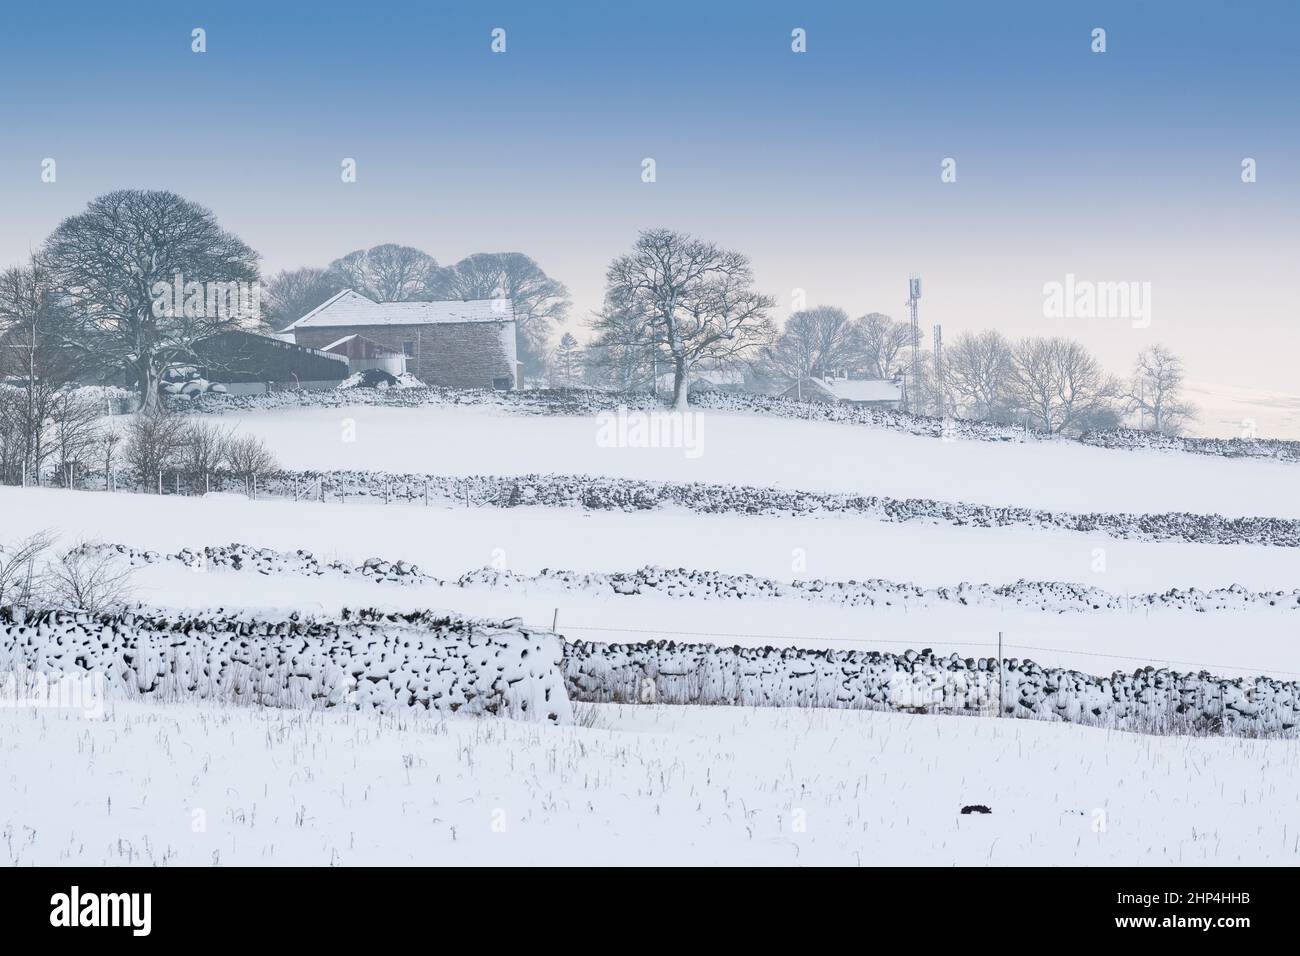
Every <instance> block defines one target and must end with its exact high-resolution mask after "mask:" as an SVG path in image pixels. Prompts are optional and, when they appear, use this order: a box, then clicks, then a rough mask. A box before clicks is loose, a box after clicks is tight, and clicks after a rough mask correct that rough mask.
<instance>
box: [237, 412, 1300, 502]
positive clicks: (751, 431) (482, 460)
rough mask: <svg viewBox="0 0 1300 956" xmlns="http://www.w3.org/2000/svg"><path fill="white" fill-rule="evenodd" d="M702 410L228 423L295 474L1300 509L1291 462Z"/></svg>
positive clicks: (343, 415) (286, 415) (383, 415)
mask: <svg viewBox="0 0 1300 956" xmlns="http://www.w3.org/2000/svg"><path fill="white" fill-rule="evenodd" d="M691 414H692V416H694V425H693V428H694V429H695V430H694V431H691V432H690V433H689V434H688V433H686V432H685V431H683V433H682V434H683V442H682V444H683V445H685V444H687V443H690V444H691V446H692V447H676V448H641V447H604V446H605V445H608V444H609V442H608V441H607V438H608V437H609V436H611V435H616V432H615V431H613V430H606V431H605V432H602V421H604V420H602V419H601V418H600V417H599V416H597V415H592V416H554V417H545V418H538V417H537V416H530V415H521V414H517V413H512V412H510V411H508V410H505V409H502V408H493V407H487V406H465V407H456V408H448V407H439V406H425V407H419V408H383V407H371V406H355V407H347V408H337V409H334V408H328V409H324V408H300V409H292V410H274V411H262V412H241V413H238V415H235V414H232V415H228V416H224V417H223V418H222V422H223V424H229V425H231V426H235V427H237V428H239V429H240V430H241V431H246V432H251V433H253V434H256V435H259V436H261V437H262V438H264V439H265V440H266V441H267V443H268V444H269V445H270V446H271V447H272V448H274V449H275V451H276V454H277V455H278V456H279V458H280V461H281V464H283V465H284V466H285V467H289V468H362V469H367V468H368V469H387V470H390V471H405V472H426V473H431V474H447V475H474V474H490V475H517V474H526V473H529V472H533V473H544V472H556V473H561V474H591V475H608V476H613V477H635V478H646V479H657V480H665V481H703V482H717V483H729V484H737V485H763V486H775V487H785V488H797V489H802V490H812V491H850V492H863V493H867V494H873V495H883V496H890V497H896V498H907V497H913V498H936V499H939V500H943V501H969V502H975V503H979V504H991V505H999V506H1019V507H1034V508H1044V509H1049V510H1057V511H1078V512H1089V511H1112V512H1165V511H1189V512H1194V513H1218V514H1222V515H1227V516H1241V515H1271V516H1274V517H1300V496H1298V495H1297V494H1296V493H1295V489H1296V483H1297V475H1296V468H1295V466H1294V465H1293V464H1289V463H1284V462H1277V461H1265V460H1240V459H1236V460H1234V459H1224V458H1217V457H1211V456H1198V459H1197V460H1196V461H1194V462H1189V461H1188V456H1186V455H1179V454H1172V453H1167V452H1156V451H1129V452H1123V453H1118V452H1116V451H1113V450H1110V449H1103V448H1092V447H1089V446H1086V445H1081V444H1078V443H1077V442H1067V441H1062V442H1051V443H1043V442H1030V443H1017V442H1008V443H994V442H985V441H969V440H953V441H946V440H936V439H934V438H929V437H921V436H915V435H907V434H902V433H900V432H896V431H892V430H890V429H884V428H868V427H863V426H856V425H844V424H837V423H830V422H813V421H798V420H793V419H783V418H775V417H772V416H763V415H755V414H743V413H728V412H719V411H710V410H706V411H693V412H692V413H691ZM628 434H629V436H630V435H631V432H630V427H629V432H628ZM647 434H648V433H647ZM345 438H347V439H351V440H345ZM697 453H698V454H697Z"/></svg>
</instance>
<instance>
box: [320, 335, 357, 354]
mask: <svg viewBox="0 0 1300 956" xmlns="http://www.w3.org/2000/svg"><path fill="white" fill-rule="evenodd" d="M356 337H357V333H355V332H353V333H352V334H351V335H345V336H343V338H341V339H335V340H334V341H333V342H331V343H330V344H329V345H322V346H321V351H322V352H330V351H333V350H334V349H336V348H338V347H339V346H340V345H342V344H343V343H344V342H351V341H352V340H353V339H355V338H356Z"/></svg>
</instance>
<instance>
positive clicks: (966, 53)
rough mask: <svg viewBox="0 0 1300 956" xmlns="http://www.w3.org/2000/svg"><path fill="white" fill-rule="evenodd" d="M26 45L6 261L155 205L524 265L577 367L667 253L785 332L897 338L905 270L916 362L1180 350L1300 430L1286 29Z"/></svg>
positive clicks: (39, 18) (991, 23)
mask: <svg viewBox="0 0 1300 956" xmlns="http://www.w3.org/2000/svg"><path fill="white" fill-rule="evenodd" d="M6 21H7V22H6V28H5V30H4V32H3V34H2V35H0V83H3V85H4V88H5V89H6V90H7V91H8V93H7V95H6V96H4V97H2V98H0V129H3V130H4V135H3V137H2V138H0V264H3V265H6V266H7V265H11V264H17V263H18V262H20V261H22V260H23V259H25V258H26V256H27V255H28V254H29V253H30V252H31V251H32V250H34V249H35V248H36V247H37V246H38V245H39V244H40V243H41V242H42V241H43V239H44V238H45V237H46V236H47V235H48V234H49V232H50V231H51V230H52V229H53V228H54V227H55V226H56V225H57V224H58V223H59V222H60V221H61V220H62V219H63V218H64V217H66V216H69V215H72V214H74V213H76V212H78V211H79V210H80V209H82V208H83V207H84V206H85V204H86V203H87V202H88V201H89V200H90V199H92V198H93V197H94V196H96V195H99V194H101V193H104V192H107V191H110V190H113V189H117V188H122V187H138V188H150V189H170V190H174V191H176V192H178V193H180V194H182V195H184V196H186V197H187V198H190V199H193V200H195V201H196V202H199V203H202V204H204V205H206V206H208V207H210V208H211V209H213V210H214V211H215V213H216V214H217V216H218V218H219V220H220V221H221V223H222V224H223V225H224V226H225V227H226V228H228V229H230V230H231V231H233V232H234V233H236V234H237V235H239V236H240V237H241V238H242V239H243V240H244V241H245V242H247V243H248V244H249V245H251V246H252V247H253V248H254V249H256V250H258V251H259V252H260V253H261V255H262V262H261V268H262V272H263V275H265V276H269V275H271V274H273V273H275V272H276V271H278V270H280V269H285V268H294V267H298V266H306V265H317V266H319V265H324V264H325V263H327V262H329V261H331V260H333V259H335V258H337V257H339V256H341V255H343V254H345V253H347V252H349V251H351V250H353V249H359V248H364V247H368V246H373V245H377V244H379V243H385V242H393V243H402V244H407V245H411V246H416V247H418V248H420V249H423V250H425V251H427V252H429V253H431V254H432V255H433V256H435V257H436V258H437V260H438V261H439V262H440V263H442V264H444V265H447V264H451V263H453V262H455V261H456V260H458V259H460V258H462V257H463V256H466V255H469V254H471V253H474V252H482V251H507V250H518V251H521V252H524V253H527V254H528V255H530V256H532V257H533V258H534V259H536V260H537V262H538V263H539V264H540V265H541V266H542V268H544V269H545V270H546V272H547V273H548V274H549V275H550V276H553V277H554V278H556V279H559V280H560V281H562V282H564V283H565V284H566V285H567V286H568V289H569V291H570V293H571V296H572V299H573V307H572V309H571V313H570V315H571V318H570V320H569V322H568V324H567V326H565V327H562V328H561V329H560V330H558V331H564V330H566V329H567V330H569V331H573V332H574V333H575V334H576V335H578V336H579V338H585V336H586V330H585V325H584V321H585V319H586V318H587V317H588V316H589V315H590V313H591V312H592V311H593V310H595V309H596V308H598V307H599V305H600V301H601V296H602V293H603V290H604V274H605V269H606V268H607V266H608V264H609V262H610V260H611V259H612V258H613V257H614V256H616V255H618V254H620V253H622V252H624V251H625V250H626V249H627V247H628V246H629V245H630V244H631V243H632V242H633V240H634V239H635V237H636V233H637V231H638V230H639V229H642V228H646V227H649V226H667V227H670V228H674V229H680V230H684V231H688V232H691V233H695V234H698V235H700V236H703V237H706V238H708V239H710V240H713V241H716V242H718V243H720V244H722V245H724V246H727V247H731V248H735V249H738V250H741V251H743V252H744V253H745V254H746V255H748V256H749V257H750V258H751V259H752V261H753V266H754V271H755V277H756V280H757V285H758V287H759V288H761V289H762V290H763V291H764V292H766V293H767V294H769V295H771V296H772V297H773V298H774V299H775V300H776V302H777V308H776V310H775V312H774V318H775V319H776V320H777V321H778V322H780V321H782V320H783V319H784V318H785V317H786V315H788V313H789V311H790V310H791V304H792V298H793V296H794V293H795V290H803V291H804V293H805V294H806V300H807V303H808V305H823V304H824V305H836V306H840V307H842V308H844V309H846V310H847V311H848V312H849V313H850V314H852V315H860V314H863V313H865V312H870V311H879V312H885V313H888V314H890V315H893V316H894V317H895V318H898V319H904V318H905V315H906V311H905V308H904V307H903V303H904V300H905V298H906V279H907V276H908V275H909V274H911V273H915V274H919V275H920V276H922V277H923V279H924V282H925V285H924V296H923V299H922V302H921V320H922V323H923V325H924V326H925V328H926V330H927V333H928V330H929V328H930V327H931V326H932V325H933V324H934V323H941V324H942V325H943V329H944V336H945V339H946V340H951V339H952V338H953V337H955V336H956V335H957V334H958V333H960V332H962V331H965V330H976V329H982V328H989V327H994V328H997V329H999V330H1000V331H1002V332H1003V333H1004V334H1005V335H1007V336H1008V337H1018V336H1021V335H1055V334H1062V335H1068V336H1071V337H1073V338H1076V339H1078V340H1079V341H1081V342H1082V343H1084V344H1085V345H1086V346H1087V347H1088V348H1089V349H1091V350H1093V351H1094V352H1095V353H1096V354H1097V355H1098V356H1099V357H1100V358H1101V359H1102V360H1103V361H1104V362H1105V364H1106V365H1107V366H1108V368H1110V369H1111V370H1112V371H1114V372H1116V373H1119V374H1123V373H1125V372H1127V370H1128V368H1129V366H1130V364H1131V362H1132V359H1133V356H1134V355H1135V354H1136V353H1137V352H1138V351H1139V350H1141V349H1142V348H1145V347H1146V346H1148V345H1150V344H1152V343H1153V342H1161V343H1164V344H1166V345H1167V346H1169V347H1170V348H1172V349H1174V350H1175V351H1176V352H1178V353H1179V354H1180V355H1181V356H1182V357H1183V358H1184V360H1185V362H1186V365H1187V372H1188V376H1189V378H1190V379H1191V382H1192V387H1191V388H1190V389H1189V391H1188V397H1189V398H1190V399H1192V400H1193V401H1195V402H1196V403H1197V404H1199V405H1200V406H1201V407H1202V418H1201V421H1200V422H1198V423H1197V426H1196V428H1195V431H1198V432H1205V433H1214V434H1236V433H1237V432H1238V431H1239V430H1240V422H1241V419H1242V418H1243V417H1254V418H1256V419H1257V421H1258V427H1259V431H1260V434H1262V435H1278V436H1279V437H1295V436H1296V435H1298V434H1300V398H1296V397H1295V394H1296V393H1300V381H1298V380H1297V375H1296V372H1295V367H1294V356H1295V354H1296V353H1297V351H1300V332H1297V331H1296V329H1295V325H1294V321H1293V318H1294V316H1295V313H1296V293H1295V291H1294V282H1293V281H1292V276H1293V274H1294V272H1295V265H1294V263H1295V261H1296V253H1297V252H1298V251H1300V240H1298V239H1297V234H1296V222H1297V213H1298V212H1300V149H1297V146H1298V145H1300V144H1298V143H1297V139H1298V138H1300V125H1298V124H1297V122H1296V120H1297V112H1298V110H1297V106H1296V103H1297V93H1300V83H1298V82H1297V81H1298V80H1300V65H1298V64H1300V32H1298V31H1297V27H1298V26H1300V10H1298V9H1297V8H1296V7H1294V6H1293V5H1290V4H1286V3H1280V2H1279V3H1256V4H1251V5H1249V6H1247V7H1242V6H1241V5H1234V4H1230V3H1221V2H1195V3H1182V4H1177V5H1174V4H1146V5H1143V6H1141V7H1140V8H1134V7H1133V6H1132V5H1130V4H1122V3H1114V4H1106V3H1101V4H1088V5H1087V7H1086V8H1085V7H1084V6H1083V5H1073V4H1071V5H1051V6H1048V5H1043V4H1032V3H1003V4H998V5H997V7H996V9H994V10H977V9H973V8H971V7H970V6H969V5H965V4H959V3H918V4H908V5H906V6H902V5H899V6H891V7H879V8H874V7H863V8H851V9H849V8H842V7H840V6H839V5H829V4H827V5H820V4H818V5H808V4H794V3H766V4H764V3H760V4H746V5H744V6H743V7H742V6H740V5H727V6H725V7H705V6H703V5H694V4H685V3H663V4H656V5H654V6H653V7H642V6H637V5H623V6H619V7H616V8H603V7H597V6H595V5H590V6H589V5H586V4H574V5H565V6H558V5H550V6H548V7H541V6H539V5H536V4H523V3H519V4H492V5H483V6H478V5H476V6H475V7H474V8H473V9H459V8H458V9H452V8H443V7H437V6H430V5H425V4H420V5H417V4H397V3H394V4H384V5H353V4H330V3H315V4H302V5H284V6H278V7H277V8H276V9H265V8H263V7H261V6H259V5H256V4H246V3H221V4H185V3H181V4H166V5H164V4H153V3H137V4H132V5H130V6H129V7H120V8H110V7H106V6H103V5H98V4H96V5H92V4H86V3H74V4H70V5H66V4H65V5H62V6H60V7H59V8H58V9H57V10H53V9H41V8H37V7H33V6H29V7H26V8H11V9H9V10H7V11H6ZM195 27H202V28H204V29H205V30H206V31H207V46H208V51H207V52H206V53H204V54H195V53H193V52H191V49H190V42H191V30H192V29H194V28H195ZM496 27H501V28H504V29H505V30H506V36H507V50H506V52H505V53H504V54H493V53H492V52H491V50H490V46H489V44H490V41H491V36H490V32H491V30H492V29H493V28H496ZM795 27H801V28H803V29H804V30H806V31H807V52H806V53H803V54H795V53H792V52H791V47H790V39H791V37H790V32H791V30H792V29H794V28H795ZM1095 27H1103V28H1105V29H1106V31H1107V51H1106V52H1105V53H1104V54H1094V53H1093V52H1091V49H1090V42H1091V38H1090V34H1091V31H1092V30H1093V28H1095ZM47 157H48V158H53V159H55V160H56V162H57V173H58V178H57V182H55V183H43V182H42V181H41V176H40V173H41V161H42V160H43V159H45V158H47ZM947 157H951V158H953V159H955V160H956V164H957V166H956V168H957V181H956V182H954V183H942V182H941V181H940V175H939V173H940V163H941V161H942V160H943V159H945V158H947ZM1246 157H1250V158H1253V159H1254V160H1255V161H1256V162H1257V164H1258V181H1257V182H1255V183H1252V184H1245V183H1243V182H1242V181H1241V162H1242V160H1243V158H1246ZM344 158H355V159H356V161H357V182H356V183H343V182H342V181H341V179H340V163H341V161H342V160H343V159H344ZM645 158H653V159H654V160H655V163H656V172H657V181H656V182H654V183H645V182H642V178H641V171H642V160H643V159H645ZM1067 273H1073V274H1075V275H1076V276H1078V277H1079V278H1080V279H1087V280H1094V281H1133V282H1150V283H1151V289H1152V303H1151V308H1152V316H1151V323H1150V326H1149V327H1148V328H1145V329H1135V328H1133V327H1132V325H1131V323H1130V322H1128V321H1125V320H1122V319H1047V318H1045V317H1044V315H1043V306H1042V302H1043V292H1042V287H1043V284H1044V283H1046V282H1053V281H1061V280H1063V279H1064V277H1065V275H1066V274H1067Z"/></svg>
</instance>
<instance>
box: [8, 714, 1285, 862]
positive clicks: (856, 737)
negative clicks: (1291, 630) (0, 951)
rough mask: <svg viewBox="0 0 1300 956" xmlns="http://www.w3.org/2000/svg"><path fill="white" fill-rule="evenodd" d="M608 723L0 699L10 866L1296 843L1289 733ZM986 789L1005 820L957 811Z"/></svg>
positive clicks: (988, 801)
mask: <svg viewBox="0 0 1300 956" xmlns="http://www.w3.org/2000/svg"><path fill="white" fill-rule="evenodd" d="M591 714H592V717H593V719H594V720H595V721H596V722H597V726H596V727H594V728H585V727H552V726H543V725H539V724H523V723H517V722H515V721H511V720H487V721H484V720H473V719H461V718H452V719H450V720H446V721H436V722H435V721H434V720H432V719H430V718H416V717H411V716H405V715H403V716H401V717H394V716H384V715H376V714H371V713H352V714H346V713H331V714H308V713H301V712H289V711H274V710H266V709H255V708H244V707H231V706H217V705H213V704H161V705H146V704H137V703H116V704H114V705H113V706H112V707H110V708H109V710H108V713H107V717H106V718H105V719H104V720H103V721H100V722H88V721H86V720H84V719H81V718H79V717H77V716H74V715H71V714H69V713H68V712H66V711H54V710H34V709H6V708H0V765H3V766H4V768H5V773H4V774H3V775H0V833H3V834H4V835H5V838H4V839H3V840H0V862H3V863H4V864H6V865H33V864H36V865H69V864H84V865H103V864H108V865H126V864H134V865H155V864H167V865H192V866H212V865H237V864H244V865H276V864H281V865H287V864H307V865H328V864H344V865H346V864H437V865H464V866H499V865H504V864H520V863H527V864H560V865H567V864H580V863H589V864H612V865H647V864H651V865H653V864H732V865H745V864H760V863H761V864H782V865H785V864H798V865H818V864H834V865H849V866H853V865H872V864H901V865H927V864H929V865H952V864H958V865H976V866H983V865H1010V864H1033V865H1043V864H1048V865H1085V864H1117V865H1119V864H1122V865H1157V866H1159V865H1184V866H1189V865H1196V864H1233V863H1242V864H1267V865H1295V864H1296V863H1297V862H1300V832H1298V831H1297V829H1296V826H1295V814H1294V806H1295V793H1296V792H1297V790H1298V789H1300V749H1298V748H1297V747H1296V746H1295V743H1294V741H1268V740H1250V739H1240V738H1227V739H1225V738H1203V737H1152V736H1145V735H1134V734H1126V733H1120V732H1114V731H1104V730H1097V729H1091V728H1083V727H1076V726H1071V725H1064V724H1047V723H1041V722H1037V721H1016V720H994V719H991V718H973V717H971V718H967V717H927V716H912V715H898V714H886V713H874V712H861V711H830V710H823V711H816V710H801V709H771V708H758V709H748V708H730V707H669V706H645V705H637V706H618V705H596V706H595V707H594V709H593V710H592V712H591ZM972 803H981V804H985V805H987V806H989V807H990V808H991V809H992V811H993V812H992V813H991V814H988V815H965V816H964V815H962V814H961V813H960V808H961V807H962V806H964V805H967V804H972Z"/></svg>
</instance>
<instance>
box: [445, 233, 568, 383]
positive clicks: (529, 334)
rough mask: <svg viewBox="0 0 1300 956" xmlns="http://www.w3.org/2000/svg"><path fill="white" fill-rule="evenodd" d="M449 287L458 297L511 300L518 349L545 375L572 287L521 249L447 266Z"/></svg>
mask: <svg viewBox="0 0 1300 956" xmlns="http://www.w3.org/2000/svg"><path fill="white" fill-rule="evenodd" d="M447 292H448V294H449V295H450V296H451V297H452V298H457V299H497V298H500V299H509V300H510V302H511V305H512V307H513V308H514V316H515V330H516V343H515V346H516V352H517V353H518V358H519V361H521V362H523V363H524V373H525V374H526V375H540V374H541V372H542V369H543V368H544V366H545V364H546V356H547V352H548V350H549V344H548V343H549V342H550V338H551V333H552V329H553V328H554V326H555V325H556V324H557V323H561V322H563V321H564V320H565V318H566V317H567V316H568V313H569V290H568V289H567V288H565V286H564V283H562V282H558V281H556V280H555V279H552V278H551V277H550V276H548V275H547V274H546V273H545V272H543V271H542V267H541V266H539V265H538V264H537V263H536V262H534V261H533V260H532V259H531V258H529V257H528V256H526V255H524V254H523V253H522V252H480V253H476V254H475V255H472V256H466V257H465V258H464V259H461V260H460V262H457V263H456V264H455V265H454V266H452V267H451V269H450V270H448V275H447Z"/></svg>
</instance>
